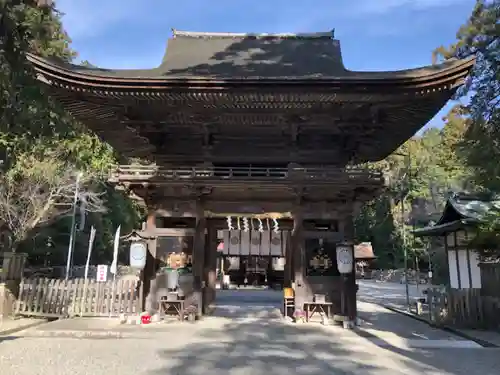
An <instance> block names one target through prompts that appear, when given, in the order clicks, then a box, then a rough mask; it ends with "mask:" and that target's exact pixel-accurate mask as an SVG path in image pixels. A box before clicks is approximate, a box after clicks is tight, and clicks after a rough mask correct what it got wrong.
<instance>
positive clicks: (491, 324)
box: [428, 289, 500, 329]
mask: <svg viewBox="0 0 500 375" xmlns="http://www.w3.org/2000/svg"><path fill="white" fill-rule="evenodd" d="M428 300H429V315H430V316H429V318H430V320H431V321H432V322H434V323H436V324H438V325H451V326H454V327H460V328H470V329H498V328H500V298H497V297H490V296H484V295H482V292H481V289H461V290H457V289H451V290H448V291H446V292H442V291H439V290H435V289H434V290H432V289H431V290H429V291H428Z"/></svg>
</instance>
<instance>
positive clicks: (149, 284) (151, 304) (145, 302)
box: [139, 210, 157, 312]
mask: <svg viewBox="0 0 500 375" xmlns="http://www.w3.org/2000/svg"><path fill="white" fill-rule="evenodd" d="M145 229H146V231H147V232H148V233H154V232H155V230H156V210H151V211H149V213H148V216H147V218H146V228H145ZM147 245H148V252H147V254H146V265H145V267H144V269H143V270H142V275H141V279H142V280H141V281H142V282H141V286H140V290H139V297H140V300H141V310H142V311H149V312H155V311H156V309H157V307H156V304H157V301H155V300H154V299H155V296H154V295H153V293H151V291H152V290H153V289H155V288H154V285H153V284H154V282H155V279H156V239H153V240H148V241H147Z"/></svg>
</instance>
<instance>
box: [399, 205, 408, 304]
mask: <svg viewBox="0 0 500 375" xmlns="http://www.w3.org/2000/svg"><path fill="white" fill-rule="evenodd" d="M404 198H405V197H404V196H402V197H401V230H402V231H403V233H402V236H403V256H404V267H405V268H404V269H405V292H406V308H407V309H408V311H409V310H410V290H409V286H408V250H407V248H406V230H405V208H404Z"/></svg>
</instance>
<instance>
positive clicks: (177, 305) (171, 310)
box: [159, 297, 185, 322]
mask: <svg viewBox="0 0 500 375" xmlns="http://www.w3.org/2000/svg"><path fill="white" fill-rule="evenodd" d="M159 304H160V314H164V315H177V316H178V318H179V320H180V321H181V322H182V321H183V320H184V307H185V306H184V305H185V301H184V300H183V299H178V300H171V299H168V298H167V297H160V301H159Z"/></svg>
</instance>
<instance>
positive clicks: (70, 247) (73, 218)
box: [65, 173, 82, 281]
mask: <svg viewBox="0 0 500 375" xmlns="http://www.w3.org/2000/svg"><path fill="white" fill-rule="evenodd" d="M81 177H82V174H81V173H78V175H77V176H76V184H75V196H74V197H73V212H72V215H71V230H70V235H69V244H68V255H67V259H66V277H65V280H66V281H67V280H68V279H69V273H70V269H71V258H72V257H73V251H74V248H75V227H76V206H77V203H78V193H79V189H80V178H81Z"/></svg>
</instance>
